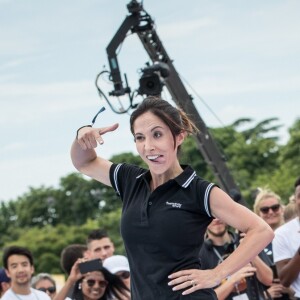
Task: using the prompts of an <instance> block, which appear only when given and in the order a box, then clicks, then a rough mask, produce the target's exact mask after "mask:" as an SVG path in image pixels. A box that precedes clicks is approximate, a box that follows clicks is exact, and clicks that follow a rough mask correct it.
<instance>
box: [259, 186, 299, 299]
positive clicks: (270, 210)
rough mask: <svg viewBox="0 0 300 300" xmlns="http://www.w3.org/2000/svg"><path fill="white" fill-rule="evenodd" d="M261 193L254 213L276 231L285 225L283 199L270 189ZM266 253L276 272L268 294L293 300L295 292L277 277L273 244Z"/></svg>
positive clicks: (274, 297)
mask: <svg viewBox="0 0 300 300" xmlns="http://www.w3.org/2000/svg"><path fill="white" fill-rule="evenodd" d="M258 190H259V192H258V194H257V195H256V198H255V201H254V206H253V211H254V212H255V213H256V214H257V215H258V216H260V217H261V218H262V219H263V220H264V221H265V222H266V223H268V224H269V225H270V227H271V228H272V229H273V231H275V230H276V229H277V228H278V227H279V226H281V225H282V224H283V223H284V219H283V212H284V208H283V205H282V203H281V198H280V196H279V195H277V194H276V193H274V192H273V191H271V190H269V189H266V188H265V189H261V188H259V189H258ZM265 252H266V254H267V255H268V257H269V258H270V260H271V262H272V264H273V266H272V268H273V271H274V280H273V283H272V285H271V287H270V288H268V290H267V291H268V293H269V294H270V296H271V297H272V299H278V300H289V299H293V298H292V294H293V291H292V290H291V289H290V288H286V287H284V286H283V285H282V284H281V283H280V281H279V279H278V275H277V270H276V266H275V264H274V260H273V246H272V242H271V243H270V244H269V245H268V246H267V247H266V248H265Z"/></svg>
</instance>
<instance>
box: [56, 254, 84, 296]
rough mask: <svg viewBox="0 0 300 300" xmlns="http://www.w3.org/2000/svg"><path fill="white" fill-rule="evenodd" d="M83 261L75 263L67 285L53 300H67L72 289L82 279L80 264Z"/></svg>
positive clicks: (79, 260) (80, 259) (78, 260)
mask: <svg viewBox="0 0 300 300" xmlns="http://www.w3.org/2000/svg"><path fill="white" fill-rule="evenodd" d="M82 261H83V259H82V258H79V259H77V261H76V262H75V263H74V265H73V267H72V269H71V272H70V275H69V277H68V279H67V280H66V283H65V285H64V286H63V287H62V288H61V290H60V291H59V292H58V293H57V294H56V296H55V297H54V299H53V300H65V299H66V298H67V296H68V293H69V291H70V290H71V289H73V288H74V285H75V283H76V282H77V281H78V280H79V279H80V278H81V277H82V274H81V273H80V271H79V267H78V264H79V263H80V262H82Z"/></svg>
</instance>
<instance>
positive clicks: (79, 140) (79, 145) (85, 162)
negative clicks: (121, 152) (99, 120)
mask: <svg viewBox="0 0 300 300" xmlns="http://www.w3.org/2000/svg"><path fill="white" fill-rule="evenodd" d="M118 126H119V125H118V124H114V125H112V126H108V127H104V128H92V127H83V128H81V129H80V130H79V131H78V134H77V137H76V139H75V140H74V142H73V144H72V147H71V158H72V162H73V165H74V166H75V168H76V169H77V170H78V171H80V172H81V173H83V174H85V175H87V176H89V177H91V178H93V179H95V180H97V181H100V182H102V183H104V184H106V185H109V186H111V183H110V179H109V169H110V167H111V165H112V162H110V161H109V160H106V159H104V158H101V157H99V156H97V153H96V151H95V148H96V147H97V145H98V143H99V144H100V145H102V144H103V139H102V135H103V134H105V133H107V132H110V131H114V130H116V129H117V128H118Z"/></svg>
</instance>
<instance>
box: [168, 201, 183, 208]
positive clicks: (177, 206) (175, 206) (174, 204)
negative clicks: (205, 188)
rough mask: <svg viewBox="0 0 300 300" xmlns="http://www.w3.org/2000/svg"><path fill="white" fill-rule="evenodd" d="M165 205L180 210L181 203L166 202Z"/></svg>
mask: <svg viewBox="0 0 300 300" xmlns="http://www.w3.org/2000/svg"><path fill="white" fill-rule="evenodd" d="M166 204H167V205H170V206H172V207H174V208H181V205H182V204H181V203H176V202H168V201H167V202H166Z"/></svg>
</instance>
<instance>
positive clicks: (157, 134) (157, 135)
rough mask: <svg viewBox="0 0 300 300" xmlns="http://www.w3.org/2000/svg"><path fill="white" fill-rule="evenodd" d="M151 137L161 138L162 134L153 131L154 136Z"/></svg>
mask: <svg viewBox="0 0 300 300" xmlns="http://www.w3.org/2000/svg"><path fill="white" fill-rule="evenodd" d="M153 136H154V137H155V138H159V137H161V136H162V134H161V132H159V131H155V132H154V134H153Z"/></svg>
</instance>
